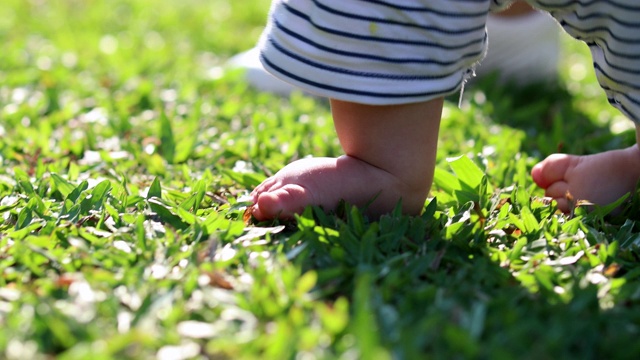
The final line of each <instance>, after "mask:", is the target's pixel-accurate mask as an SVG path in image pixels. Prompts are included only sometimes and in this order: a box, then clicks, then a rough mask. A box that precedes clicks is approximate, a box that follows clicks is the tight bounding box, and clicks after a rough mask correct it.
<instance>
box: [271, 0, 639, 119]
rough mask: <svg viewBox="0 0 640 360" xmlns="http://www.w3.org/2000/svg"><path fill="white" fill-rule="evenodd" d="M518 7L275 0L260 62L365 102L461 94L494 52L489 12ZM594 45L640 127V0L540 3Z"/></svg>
mask: <svg viewBox="0 0 640 360" xmlns="http://www.w3.org/2000/svg"><path fill="white" fill-rule="evenodd" d="M510 2H511V0H404V1H402V0H394V1H391V0H387V1H384V0H275V1H274V3H273V5H272V9H271V12H270V19H269V23H268V26H267V29H266V30H265V32H264V34H263V36H262V38H261V41H260V47H261V53H262V55H261V60H262V62H263V64H264V66H265V68H266V69H267V70H268V71H270V72H271V73H273V74H274V75H276V76H277V77H279V78H281V79H283V80H285V81H288V82H290V83H292V84H294V85H296V86H299V87H301V88H302V89H304V90H306V91H309V92H311V93H316V94H318V95H321V96H326V97H331V98H336V99H340V100H345V101H353V102H359V103H365V104H376V105H387V104H402V103H410V102H416V101H425V100H430V99H434V98H438V97H441V96H444V95H448V94H451V93H454V92H456V91H459V89H460V88H461V86H462V84H463V83H464V81H465V80H466V78H468V77H469V76H470V75H471V74H472V72H473V68H474V66H475V64H477V63H478V62H479V61H480V60H481V59H482V57H483V56H484V52H485V51H486V45H487V35H486V31H485V24H486V20H487V15H488V13H489V11H491V10H493V9H495V8H498V7H502V6H505V5H508V3H510ZM530 2H531V3H532V5H534V6H536V7H538V8H540V9H543V10H546V11H549V12H550V13H551V15H553V16H554V17H555V18H556V19H557V20H558V22H559V23H560V24H561V25H562V26H563V28H564V29H565V30H566V31H567V32H568V33H569V34H571V35H572V36H574V37H575V38H577V39H580V40H583V41H585V42H586V43H587V44H589V46H590V48H591V51H592V53H593V58H594V67H595V69H596V73H597V75H598V80H599V81H600V84H601V86H602V87H603V89H605V91H606V92H607V95H608V97H609V100H610V102H611V103H612V104H613V105H614V106H616V107H618V108H619V109H620V110H621V111H622V112H624V113H625V114H626V115H627V116H629V117H630V118H631V119H633V120H635V121H636V122H640V20H639V19H640V2H639V0H535V1H533V0H532V1H530Z"/></svg>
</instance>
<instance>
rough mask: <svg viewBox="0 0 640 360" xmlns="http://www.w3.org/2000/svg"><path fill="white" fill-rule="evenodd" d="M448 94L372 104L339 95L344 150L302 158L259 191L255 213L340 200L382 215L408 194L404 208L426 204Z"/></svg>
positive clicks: (277, 214)
mask: <svg viewBox="0 0 640 360" xmlns="http://www.w3.org/2000/svg"><path fill="white" fill-rule="evenodd" d="M442 104H443V101H442V99H441V98H440V99H436V100H431V101H427V102H421V103H413V104H403V105H385V106H373V105H364V104H356V103H350V102H344V101H338V100H332V101H331V106H332V113H333V117H334V123H335V127H336V131H337V133H338V138H339V140H340V144H341V145H342V148H343V150H344V152H345V155H344V156H341V157H339V158H308V159H302V160H298V161H295V162H293V163H291V164H289V165H287V166H285V167H284V168H283V169H282V170H280V171H278V173H276V174H275V175H274V176H272V177H270V178H269V179H267V180H265V181H264V182H263V183H262V184H260V185H259V186H258V187H256V189H255V190H254V191H253V192H252V197H253V202H254V205H253V210H252V214H253V216H254V217H255V218H256V219H257V220H259V221H263V220H270V219H275V218H279V219H288V218H291V217H292V216H293V215H294V214H299V213H301V212H302V210H303V209H304V208H305V207H306V206H309V205H317V206H322V207H323V208H324V209H325V210H328V211H332V210H335V209H336V207H337V206H338V204H339V203H340V201H341V200H344V201H346V202H347V203H349V204H353V205H356V206H359V207H365V206H366V211H367V215H369V216H372V217H379V216H380V215H383V214H385V213H389V212H391V211H392V210H393V209H394V208H395V206H396V205H397V203H398V201H402V210H403V212H404V213H405V214H410V215H417V214H419V213H420V212H421V211H422V209H423V207H424V202H425V200H426V197H427V195H428V192H429V189H430V187H431V182H432V181H433V171H434V167H435V157H436V150H437V142H438V130H439V127H440V116H441V112H442Z"/></svg>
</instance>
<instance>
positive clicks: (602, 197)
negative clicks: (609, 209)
mask: <svg viewBox="0 0 640 360" xmlns="http://www.w3.org/2000/svg"><path fill="white" fill-rule="evenodd" d="M531 176H532V177H533V180H534V181H535V182H536V184H538V186H540V187H541V188H543V189H545V195H546V196H549V197H551V198H553V199H555V200H556V201H557V203H558V208H559V209H560V210H561V211H563V212H569V211H571V208H572V204H571V201H570V200H568V199H567V194H570V195H571V197H572V198H573V199H574V201H579V200H586V201H588V202H591V203H594V204H597V205H608V204H611V203H613V202H615V201H616V200H618V199H619V198H621V197H622V196H624V195H625V194H627V193H630V192H633V191H634V190H635V188H636V184H637V183H638V180H640V148H639V147H638V146H637V145H634V146H631V147H629V148H626V149H623V150H613V151H607V152H603V153H599V154H594V155H586V156H575V155H565V154H553V155H550V156H549V157H547V158H546V159H545V160H543V161H542V162H540V163H539V164H537V165H536V166H534V168H533V170H532V171H531Z"/></svg>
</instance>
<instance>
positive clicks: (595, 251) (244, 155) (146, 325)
mask: <svg viewBox="0 0 640 360" xmlns="http://www.w3.org/2000/svg"><path fill="white" fill-rule="evenodd" d="M268 6H269V4H268V1H266V0H259V1H258V0H254V1H251V0H243V1H239V2H233V1H225V0H208V1H203V0H184V1H180V2H177V1H167V0H164V1H153V2H152V1H149V0H129V1H125V0H113V1H109V2H107V1H90V2H89V1H79V0H75V1H73V0H66V1H62V0H58V1H40V0H30V1H24V0H5V1H4V2H3V6H1V7H0V43H1V44H2V50H1V53H0V135H1V138H0V215H1V216H2V220H0V358H8V359H25V358H43V359H45V358H54V357H55V358H60V359H84V358H92V359H110V358H114V359H127V358H130V359H141V358H161V359H182V358H196V359H197V358H202V359H209V358H210V359H223V358H229V359H237V358H247V359H258V358H259V359H293V358H295V359H314V358H318V359H331V358H345V359H351V358H362V359H377V358H379V359H388V358H397V359H416V358H420V359H422V358H444V359H451V358H491V359H512V358H531V359H541V358H579V359H588V358H637V356H638V354H640V345H639V344H638V341H637V338H638V335H639V332H640V328H639V327H640V311H639V310H640V290H639V289H640V267H639V266H638V258H639V257H640V251H639V249H638V244H639V243H640V233H639V232H640V230H639V229H638V225H639V223H638V220H639V217H638V214H640V202H639V198H638V196H637V194H636V195H635V196H633V197H631V198H630V200H631V201H628V202H627V203H626V205H625V206H626V210H625V212H624V213H623V214H621V215H618V216H611V215H609V216H605V215H606V213H607V212H608V209H600V210H599V211H595V212H592V213H587V212H585V211H583V210H582V209H580V208H579V209H577V211H576V213H575V214H574V216H572V217H568V216H565V215H561V214H558V213H557V212H556V211H555V207H554V205H553V204H551V205H549V204H546V203H544V202H543V201H541V200H540V198H541V196H542V195H543V194H542V192H541V190H540V189H537V188H536V187H535V185H534V184H533V182H532V181H531V179H530V178H529V175H528V173H529V170H530V168H531V167H532V166H533V164H535V163H536V161H539V160H540V159H541V158H543V157H544V156H546V155H548V154H550V153H552V152H555V151H557V150H558V149H561V150H562V151H566V152H572V153H578V154H586V153H592V152H596V151H603V150H607V149H612V148H618V147H622V146H628V145H630V144H632V143H633V139H634V133H633V132H630V131H628V130H625V129H628V125H629V124H630V123H628V122H626V120H624V119H621V118H620V116H619V115H618V113H617V112H616V111H615V110H613V109H611V108H610V107H609V106H608V105H607V104H606V100H605V99H604V96H603V95H602V93H601V92H600V91H599V89H598V87H597V85H595V80H594V77H593V76H592V75H591V72H590V71H591V70H590V64H589V63H590V59H589V57H588V55H586V53H585V49H584V47H583V46H581V45H579V44H577V43H574V42H571V41H568V40H566V39H565V40H566V41H565V43H564V49H563V50H564V56H563V61H562V74H561V78H560V80H559V84H558V85H557V86H551V87H545V88H541V87H531V88H527V89H514V88H513V87H510V86H496V85H494V84H493V83H492V81H491V79H485V80H483V81H480V82H478V83H477V84H476V85H474V86H471V87H468V89H467V90H466V93H465V101H464V104H463V106H462V107H461V108H458V107H457V98H456V99H454V98H452V101H451V102H448V103H447V104H446V108H445V111H444V112H445V119H444V120H443V125H442V130H441V140H440V147H439V149H440V151H439V154H438V167H437V171H436V180H435V185H434V187H433V191H432V197H431V198H430V199H429V200H428V202H427V204H425V212H424V214H423V215H422V216H420V217H415V218H410V217H406V216H402V215H399V214H398V213H394V214H391V215H389V216H385V217H383V218H381V219H380V220H379V221H370V220H369V219H366V218H365V217H364V216H363V215H362V213H361V211H359V210H358V209H356V208H352V207H350V206H348V205H345V206H342V207H341V208H340V209H339V210H338V211H337V212H336V213H333V214H327V213H324V212H322V211H320V210H319V209H311V208H310V209H307V211H306V212H305V213H304V214H303V215H302V216H300V217H299V218H297V221H296V222H294V223H289V224H279V223H261V224H254V225H251V226H247V225H245V223H244V221H243V212H244V209H245V207H246V206H247V203H246V202H243V196H244V195H246V194H247V193H248V192H249V191H250V190H251V189H252V188H253V187H254V186H255V185H256V184H258V183H259V182H260V181H261V180H262V179H264V178H265V177H266V176H267V175H269V174H271V173H273V172H275V171H277V170H278V169H279V168H280V167H282V166H283V165H284V164H286V163H288V162H290V161H292V160H295V159H297V158H301V157H304V156H308V155H316V156H334V155H338V154H339V153H340V148H339V145H338V143H337V141H336V139H335V136H334V133H333V128H332V124H331V118H330V112H329V109H328V106H327V103H326V102H325V101H322V100H318V99H312V98H308V97H304V96H303V95H300V94H295V95H293V96H292V97H291V98H290V99H282V98H278V97H275V96H272V95H269V94H263V93H258V92H255V91H253V90H251V89H249V88H248V87H247V86H246V85H245V84H244V83H243V81H242V74H239V73H234V72H224V71H222V68H221V66H222V65H223V64H224V61H225V59H226V58H228V57H229V56H231V55H232V54H234V53H237V52H239V51H242V50H244V49H248V48H250V47H251V46H252V45H253V44H254V43H255V41H256V39H257V37H258V36H259V34H260V31H261V29H262V25H263V23H264V20H265V17H266V13H267V10H268ZM585 70H586V71H585ZM625 126H626V127H625Z"/></svg>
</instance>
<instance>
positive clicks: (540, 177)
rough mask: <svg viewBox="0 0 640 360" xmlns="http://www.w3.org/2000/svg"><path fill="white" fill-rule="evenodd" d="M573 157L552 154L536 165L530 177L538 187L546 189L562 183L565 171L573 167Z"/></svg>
mask: <svg viewBox="0 0 640 360" xmlns="http://www.w3.org/2000/svg"><path fill="white" fill-rule="evenodd" d="M574 160H575V157H574V156H571V155H566V154H553V155H550V156H548V157H547V158H546V159H544V160H543V161H542V162H540V163H538V164H536V165H535V166H534V167H533V169H532V170H531V177H532V178H533V181H535V183H536V184H538V186H540V187H541V188H543V189H547V188H549V187H550V186H552V185H553V184H555V183H556V182H559V181H564V180H565V179H566V176H567V171H568V170H569V169H570V168H571V167H572V166H573V165H574Z"/></svg>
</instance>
